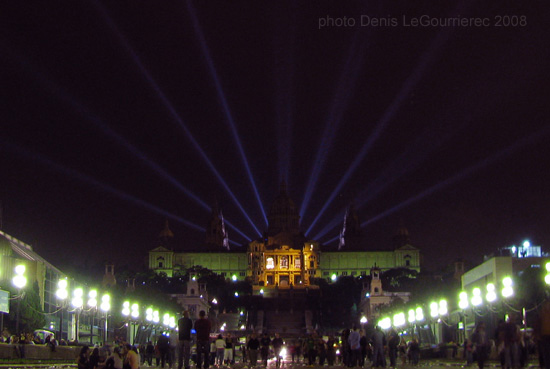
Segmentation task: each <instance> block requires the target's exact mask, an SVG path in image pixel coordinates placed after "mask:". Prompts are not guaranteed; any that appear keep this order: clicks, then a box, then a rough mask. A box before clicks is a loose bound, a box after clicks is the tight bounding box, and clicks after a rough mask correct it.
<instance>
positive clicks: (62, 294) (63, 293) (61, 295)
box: [55, 278, 69, 341]
mask: <svg viewBox="0 0 550 369" xmlns="http://www.w3.org/2000/svg"><path fill="white" fill-rule="evenodd" d="M68 285H69V283H68V282H67V278H63V279H60V280H58V281H57V291H55V296H56V297H57V299H58V300H59V302H60V303H59V312H60V313H61V317H60V318H59V341H61V340H62V339H63V307H64V304H65V299H66V298H67V297H69V292H68V291H67V286H68Z"/></svg>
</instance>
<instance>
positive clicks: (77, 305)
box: [71, 287, 84, 342]
mask: <svg viewBox="0 0 550 369" xmlns="http://www.w3.org/2000/svg"><path fill="white" fill-rule="evenodd" d="M83 295H84V291H83V290H82V288H80V287H78V288H75V289H74V291H73V298H72V300H71V305H72V307H73V308H74V317H75V319H74V320H75V329H74V336H75V337H74V338H75V340H76V342H78V341H79V340H80V337H79V328H80V327H79V326H80V322H79V320H80V311H81V310H82V306H84V300H83V298H82V296H83Z"/></svg>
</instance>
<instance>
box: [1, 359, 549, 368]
mask: <svg viewBox="0 0 550 369" xmlns="http://www.w3.org/2000/svg"><path fill="white" fill-rule="evenodd" d="M76 367H77V366H76V363H67V362H57V363H56V362H39V361H31V360H25V361H20V362H15V361H12V362H6V361H2V360H0V369H18V368H25V369H34V368H36V369H63V368H76ZM418 367H423V368H426V367H430V368H433V369H438V368H449V367H456V368H466V369H477V365H475V364H474V365H470V366H467V365H466V363H465V362H464V361H463V360H456V359H429V360H421V361H420V363H419V365H418V366H412V365H409V364H408V363H406V364H405V365H402V364H399V365H398V366H397V367H396V369H414V368H418ZM485 367H486V368H491V369H492V368H500V363H499V362H497V361H493V360H489V361H487V362H486V363H485ZM140 368H155V369H156V368H159V369H160V368H161V367H160V366H156V365H154V364H153V366H148V365H142V366H141V367H140ZM165 368H166V369H168V368H169V366H165ZM172 368H173V369H177V365H174V366H172ZM245 368H246V369H248V368H249V367H248V365H245V364H242V363H236V364H235V365H233V366H231V367H228V366H222V367H221V368H220V367H218V366H210V369H245ZM302 368H304V369H305V368H323V369H330V368H335V369H343V368H344V367H343V366H342V365H335V366H332V367H329V366H327V365H325V366H323V367H320V366H319V365H314V366H308V365H304V364H303V363H290V362H284V363H283V365H282V368H281V369H302ZM363 368H364V369H373V368H371V365H370V364H368V365H367V366H365V367H363ZM387 368H388V369H389V367H387ZM536 368H539V364H538V360H537V359H536V358H535V357H533V358H531V359H530V360H529V362H528V364H527V365H526V366H525V367H524V369H536ZM191 369H195V366H192V367H191ZM256 369H264V367H263V366H262V365H257V366H256ZM267 369H276V367H275V362H270V363H268V368H267ZM357 369H358V367H357Z"/></svg>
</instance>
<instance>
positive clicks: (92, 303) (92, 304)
mask: <svg viewBox="0 0 550 369" xmlns="http://www.w3.org/2000/svg"><path fill="white" fill-rule="evenodd" d="M88 307H89V308H90V315H91V319H90V345H93V343H94V317H95V311H96V310H97V290H90V292H88Z"/></svg>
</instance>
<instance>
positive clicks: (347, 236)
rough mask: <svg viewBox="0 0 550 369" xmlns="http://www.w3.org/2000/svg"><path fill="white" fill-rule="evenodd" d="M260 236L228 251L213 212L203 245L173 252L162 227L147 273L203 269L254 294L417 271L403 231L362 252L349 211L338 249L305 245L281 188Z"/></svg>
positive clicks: (416, 252)
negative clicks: (374, 271)
mask: <svg viewBox="0 0 550 369" xmlns="http://www.w3.org/2000/svg"><path fill="white" fill-rule="evenodd" d="M268 223H269V225H268V228H267V230H266V232H265V234H264V236H263V237H262V238H260V239H257V240H254V241H252V242H250V243H249V244H248V245H247V248H246V251H245V248H244V247H237V248H230V247H229V243H228V238H227V232H226V230H225V226H224V222H223V217H222V214H221V211H220V210H219V209H218V208H217V206H215V207H214V208H213V211H212V216H211V218H210V221H209V223H208V225H207V229H206V237H205V242H204V243H203V244H202V245H200V246H199V247H189V246H190V245H187V246H186V247H185V248H186V249H190V250H191V251H175V250H174V248H173V246H172V241H173V238H174V235H173V234H172V232H171V231H170V229H169V228H168V223H167V224H166V226H165V228H164V230H163V231H162V232H161V233H160V237H159V245H157V247H156V248H154V249H153V250H151V251H150V252H149V269H152V270H154V271H155V272H157V273H165V274H166V275H167V276H169V277H171V276H173V275H177V274H184V273H185V272H186V270H187V269H188V268H190V267H193V266H202V267H205V268H208V269H210V270H212V271H213V272H215V273H218V274H221V275H223V276H225V277H227V278H233V279H238V280H245V279H246V280H249V281H250V282H251V283H252V285H253V290H254V291H255V293H259V292H260V291H262V292H269V290H271V289H275V288H278V289H290V288H292V289H295V288H296V289H299V288H315V287H316V286H312V284H311V281H312V279H313V278H325V279H327V280H330V279H331V278H333V276H336V277H338V276H360V275H369V274H370V269H371V268H373V267H375V266H376V267H377V268H378V269H379V270H381V271H384V270H388V269H393V268H399V267H404V268H409V269H414V270H416V271H420V252H419V250H418V249H417V248H415V247H413V246H412V245H411V244H410V241H409V235H408V232H407V230H406V229H404V228H401V229H400V230H399V231H398V234H397V235H396V236H394V237H393V245H391V247H390V249H389V250H388V247H379V248H373V247H371V246H367V245H368V243H367V242H365V240H364V237H363V235H362V232H361V228H360V222H359V219H358V217H357V214H356V213H355V211H354V209H353V207H350V209H348V212H347V214H346V216H345V219H344V226H343V228H342V229H343V230H342V232H341V239H340V243H339V245H335V246H334V247H333V248H330V247H328V246H323V245H321V244H320V243H319V242H318V241H316V240H309V239H307V238H306V237H305V236H304V234H303V233H302V232H301V231H300V217H299V215H298V211H297V209H296V206H295V205H294V202H293V201H292V200H291V199H290V197H289V196H288V193H287V190H286V185H285V184H284V183H283V184H282V185H281V188H280V190H279V194H278V195H277V197H276V198H275V201H274V202H273V204H272V205H271V208H270V211H269V214H268Z"/></svg>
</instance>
